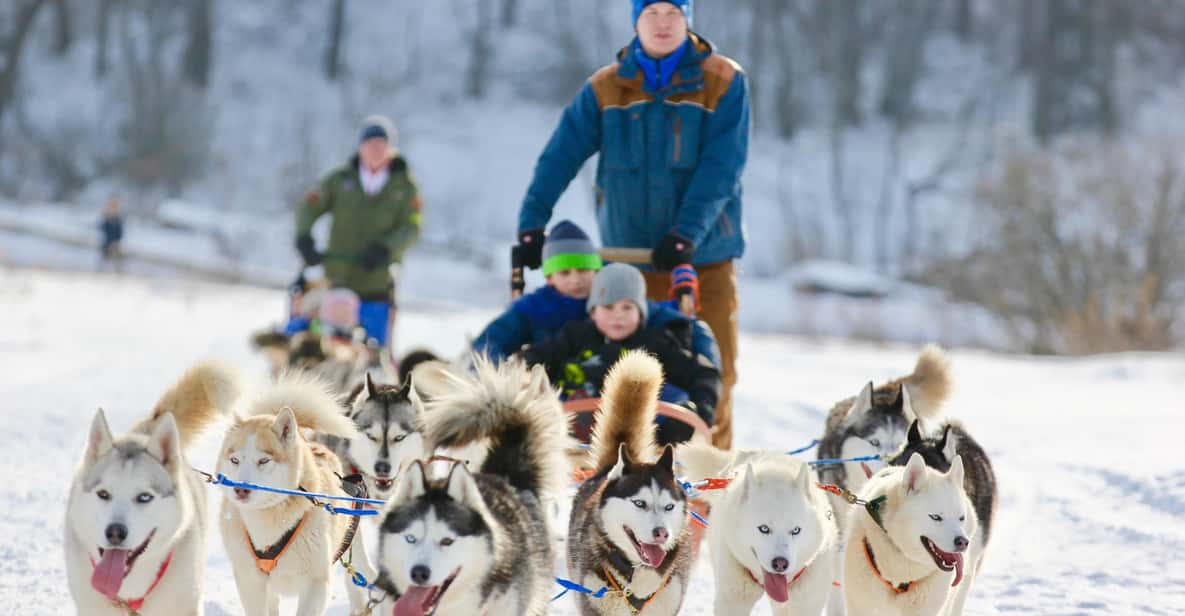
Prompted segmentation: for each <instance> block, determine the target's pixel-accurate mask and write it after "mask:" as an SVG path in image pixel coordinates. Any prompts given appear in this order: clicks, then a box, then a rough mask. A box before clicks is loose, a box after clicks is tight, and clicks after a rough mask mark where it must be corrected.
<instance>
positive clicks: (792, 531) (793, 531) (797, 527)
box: [790, 526, 802, 535]
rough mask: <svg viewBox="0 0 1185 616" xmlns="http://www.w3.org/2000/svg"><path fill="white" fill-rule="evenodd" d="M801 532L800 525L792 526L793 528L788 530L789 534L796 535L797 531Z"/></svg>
mask: <svg viewBox="0 0 1185 616" xmlns="http://www.w3.org/2000/svg"><path fill="white" fill-rule="evenodd" d="M801 532H802V527H801V526H795V527H794V530H791V531H790V534H791V535H797V534H798V533H801Z"/></svg>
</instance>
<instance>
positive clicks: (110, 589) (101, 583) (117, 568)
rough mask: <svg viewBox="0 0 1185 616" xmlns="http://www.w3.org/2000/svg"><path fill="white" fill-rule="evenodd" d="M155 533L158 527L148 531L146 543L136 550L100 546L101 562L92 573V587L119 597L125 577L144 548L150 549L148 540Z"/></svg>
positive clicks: (111, 596)
mask: <svg viewBox="0 0 1185 616" xmlns="http://www.w3.org/2000/svg"><path fill="white" fill-rule="evenodd" d="M154 535H156V529H153V530H152V532H150V533H148V537H147V538H146V539H144V543H141V544H140V545H139V546H137V547H136V549H134V550H121V549H117V548H99V562H98V564H96V565H95V571H94V573H92V574H91V587H92V588H94V589H95V590H97V591H99V592H100V593H101V594H102V595H103V596H105V597H107V598H108V599H112V600H114V599H115V598H117V597H118V596H119V587H120V586H122V585H123V579H124V578H126V577H127V576H128V574H129V573H131V572H132V565H134V564H136V559H137V558H139V557H140V555H141V554H143V553H144V550H146V549H148V542H149V541H152V537H153V536H154Z"/></svg>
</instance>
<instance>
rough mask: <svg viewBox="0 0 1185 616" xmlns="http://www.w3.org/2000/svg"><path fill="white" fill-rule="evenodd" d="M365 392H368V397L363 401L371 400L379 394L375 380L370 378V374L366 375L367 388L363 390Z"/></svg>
mask: <svg viewBox="0 0 1185 616" xmlns="http://www.w3.org/2000/svg"><path fill="white" fill-rule="evenodd" d="M363 391H364V392H366V397H365V398H363V400H369V399H370V398H374V397H375V396H376V395H377V394H378V388H377V387H375V384H374V379H372V378H370V373H369V372H367V373H366V387H365V388H363Z"/></svg>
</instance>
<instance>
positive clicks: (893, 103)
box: [880, 0, 941, 127]
mask: <svg viewBox="0 0 1185 616" xmlns="http://www.w3.org/2000/svg"><path fill="white" fill-rule="evenodd" d="M940 2H941V0H901V1H900V2H897V3H896V5H895V10H894V11H892V13H891V14H892V17H891V20H890V22H891V25H890V36H889V39H888V41H887V42H886V47H887V49H886V53H885V54H884V57H885V77H884V80H883V88H884V89H883V91H882V93H881V100H880V112H881V113H882V114H883V115H885V116H886V117H888V118H891V119H892V120H893V122H894V124H896V125H897V126H898V127H904V126H907V125H908V124H909V123H910V121H911V120H912V119H913V114H914V102H913V98H914V91H915V90H916V89H917V83H918V80H919V79H921V76H922V74H923V72H924V70H925V64H924V62H923V59H922V52H923V51H924V50H925V45H926V41H927V39H928V37H929V34H930V31H931V29H932V28H933V26H934V22H935V20H936V19H937V16H938V11H939V9H940Z"/></svg>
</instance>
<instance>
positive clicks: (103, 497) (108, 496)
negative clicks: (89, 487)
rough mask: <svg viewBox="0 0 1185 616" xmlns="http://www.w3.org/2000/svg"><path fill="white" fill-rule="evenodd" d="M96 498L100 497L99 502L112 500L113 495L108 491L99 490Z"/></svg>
mask: <svg viewBox="0 0 1185 616" xmlns="http://www.w3.org/2000/svg"><path fill="white" fill-rule="evenodd" d="M95 496H98V497H99V500H111V493H110V492H108V491H107V490H99V491H98V492H95Z"/></svg>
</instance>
